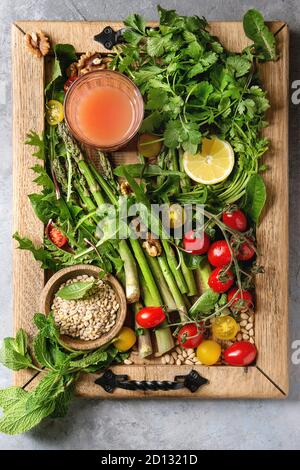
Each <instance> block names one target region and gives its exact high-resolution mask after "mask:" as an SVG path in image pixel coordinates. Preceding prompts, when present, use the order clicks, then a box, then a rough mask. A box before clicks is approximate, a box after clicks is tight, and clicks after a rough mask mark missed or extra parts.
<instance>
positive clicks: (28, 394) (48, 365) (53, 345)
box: [0, 313, 128, 434]
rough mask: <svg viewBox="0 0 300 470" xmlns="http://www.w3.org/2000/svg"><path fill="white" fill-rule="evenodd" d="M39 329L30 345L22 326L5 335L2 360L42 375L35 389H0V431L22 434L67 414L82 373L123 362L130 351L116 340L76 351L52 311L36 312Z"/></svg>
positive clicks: (35, 317)
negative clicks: (63, 338) (64, 337)
mask: <svg viewBox="0 0 300 470" xmlns="http://www.w3.org/2000/svg"><path fill="white" fill-rule="evenodd" d="M34 323H35V326H36V327H37V328H38V333H37V334H36V336H34V338H33V339H32V348H29V344H28V337H27V334H26V333H25V331H24V330H19V331H18V333H17V335H16V337H15V338H5V339H4V341H3V345H2V348H1V350H0V362H1V363H2V364H3V365H4V366H6V367H8V368H9V369H11V370H14V371H19V370H22V369H28V368H29V369H32V370H33V371H37V373H38V374H39V373H40V374H41V375H42V378H41V379H40V381H39V383H38V385H37V386H36V387H35V388H34V389H33V390H32V391H26V390H24V388H22V387H9V388H7V389H4V390H0V407H1V408H2V409H3V415H2V417H1V418H0V432H3V433H6V434H19V433H23V432H26V431H29V430H30V429H31V428H33V427H34V426H36V425H37V424H38V423H40V421H42V419H44V418H46V417H47V416H50V417H62V416H65V415H66V413H67V410H68V407H69V403H70V401H71V399H72V397H73V394H74V388H75V381H76V380H77V379H78V377H79V375H80V374H81V373H89V372H97V371H100V370H102V369H105V368H106V367H108V366H109V365H110V364H111V363H112V362H122V361H123V360H124V359H125V358H126V357H127V356H128V354H127V353H119V352H118V351H117V349H116V348H115V347H114V346H113V345H112V344H107V345H106V346H104V347H103V348H100V349H97V350H94V351H92V352H89V351H75V350H71V349H69V348H67V347H66V345H64V344H63V343H62V341H61V339H60V335H59V331H58V328H57V327H56V325H55V323H54V319H53V316H52V315H48V316H45V315H43V314H41V313H37V314H36V315H35V316H34Z"/></svg>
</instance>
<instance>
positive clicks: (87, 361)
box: [70, 349, 108, 369]
mask: <svg viewBox="0 0 300 470" xmlns="http://www.w3.org/2000/svg"><path fill="white" fill-rule="evenodd" d="M107 358H108V356H107V352H106V351H104V350H103V349H97V350H96V351H94V352H92V353H90V354H88V355H87V356H86V357H84V358H83V359H79V360H77V361H71V362H70V367H73V368H76V369H77V368H80V369H85V368H86V367H89V366H92V365H98V364H101V362H105V361H106V360H107Z"/></svg>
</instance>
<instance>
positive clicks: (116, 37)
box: [94, 26, 125, 49]
mask: <svg viewBox="0 0 300 470" xmlns="http://www.w3.org/2000/svg"><path fill="white" fill-rule="evenodd" d="M124 31H125V28H122V29H119V30H118V31H114V30H113V29H112V27H111V26H105V28H104V29H103V30H102V31H101V32H100V33H99V34H96V36H94V39H95V41H97V42H100V44H103V46H104V47H105V48H106V49H112V48H113V47H114V46H115V45H116V44H117V43H118V42H120V41H121V36H122V34H123V33H124Z"/></svg>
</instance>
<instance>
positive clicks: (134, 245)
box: [130, 238, 162, 305]
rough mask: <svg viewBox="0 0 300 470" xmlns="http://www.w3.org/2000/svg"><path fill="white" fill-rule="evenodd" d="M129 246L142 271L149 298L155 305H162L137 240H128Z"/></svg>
mask: <svg viewBox="0 0 300 470" xmlns="http://www.w3.org/2000/svg"><path fill="white" fill-rule="evenodd" d="M130 244H131V247H132V249H133V252H134V256H135V258H136V260H137V262H138V264H139V267H140V269H141V271H142V274H143V276H144V278H145V282H146V284H147V286H148V288H149V290H150V293H151V297H152V299H153V301H154V302H155V305H162V299H161V296H160V293H159V290H158V288H157V286H156V284H155V280H154V277H153V275H152V272H151V270H150V268H149V266H148V263H147V260H146V257H145V255H144V251H143V249H142V247H141V245H140V243H139V241H138V240H135V239H133V238H131V239H130Z"/></svg>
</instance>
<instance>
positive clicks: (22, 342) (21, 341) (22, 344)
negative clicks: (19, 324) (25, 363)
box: [16, 328, 28, 356]
mask: <svg viewBox="0 0 300 470" xmlns="http://www.w3.org/2000/svg"><path fill="white" fill-rule="evenodd" d="M16 347H17V351H18V352H19V353H20V354H22V355H23V356H25V354H26V353H27V349H28V336H27V333H26V331H24V330H23V329H22V328H20V329H19V330H18V331H17V334H16Z"/></svg>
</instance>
